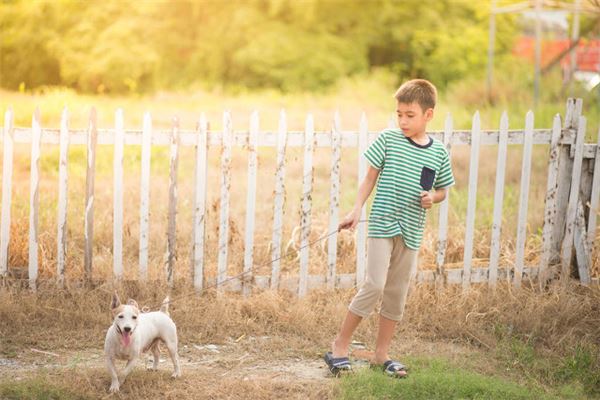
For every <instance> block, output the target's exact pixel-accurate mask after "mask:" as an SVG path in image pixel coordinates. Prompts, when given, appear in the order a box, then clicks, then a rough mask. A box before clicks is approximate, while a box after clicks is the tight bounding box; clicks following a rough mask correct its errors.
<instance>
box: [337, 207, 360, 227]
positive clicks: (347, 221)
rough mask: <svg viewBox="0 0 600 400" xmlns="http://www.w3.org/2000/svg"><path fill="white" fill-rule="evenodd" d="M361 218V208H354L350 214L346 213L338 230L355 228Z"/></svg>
mask: <svg viewBox="0 0 600 400" xmlns="http://www.w3.org/2000/svg"><path fill="white" fill-rule="evenodd" d="M359 219H360V210H358V211H356V210H352V211H351V212H350V214H348V215H346V216H345V217H344V219H343V220H342V222H340V224H339V225H338V232H339V231H341V230H342V229H350V230H354V228H355V227H356V225H358V221H359Z"/></svg>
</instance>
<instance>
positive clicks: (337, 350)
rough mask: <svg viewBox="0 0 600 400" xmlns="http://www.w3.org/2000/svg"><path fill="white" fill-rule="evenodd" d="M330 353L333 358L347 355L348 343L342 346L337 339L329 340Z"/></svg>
mask: <svg viewBox="0 0 600 400" xmlns="http://www.w3.org/2000/svg"><path fill="white" fill-rule="evenodd" d="M331 355H332V356H333V357H334V358H340V357H346V358H347V357H348V345H346V346H343V345H340V344H339V343H338V341H337V340H334V341H333V342H331Z"/></svg>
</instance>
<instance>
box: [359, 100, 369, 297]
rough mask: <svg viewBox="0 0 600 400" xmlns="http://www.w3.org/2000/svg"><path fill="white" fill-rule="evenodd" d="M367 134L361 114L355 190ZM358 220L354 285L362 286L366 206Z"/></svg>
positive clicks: (364, 170)
mask: <svg viewBox="0 0 600 400" xmlns="http://www.w3.org/2000/svg"><path fill="white" fill-rule="evenodd" d="M368 135H369V132H368V122H367V115H366V114H365V113H364V112H363V113H362V115H361V116H360V128H359V131H358V181H357V190H358V188H360V185H361V183H362V181H363V179H365V176H366V175H367V160H366V158H365V157H364V154H365V152H366V151H367V148H368V147H369V143H368V140H369V136H368ZM360 220H361V221H365V222H361V223H359V224H358V227H357V228H356V229H357V232H356V285H357V286H360V285H362V283H363V281H364V280H365V272H366V269H367V230H368V227H369V225H368V222H367V206H366V204H364V205H363V207H362V209H361V210H360Z"/></svg>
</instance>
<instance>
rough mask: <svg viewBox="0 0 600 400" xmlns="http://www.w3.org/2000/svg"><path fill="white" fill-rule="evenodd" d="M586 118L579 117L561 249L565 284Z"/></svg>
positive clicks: (569, 258) (568, 271)
mask: <svg viewBox="0 0 600 400" xmlns="http://www.w3.org/2000/svg"><path fill="white" fill-rule="evenodd" d="M585 127H586V119H585V117H579V126H578V129H577V141H576V143H575V159H574V160H573V175H572V179H571V190H570V193H569V205H568V207H567V222H566V228H565V237H564V239H563V242H562V248H561V257H560V258H561V274H562V276H561V279H563V280H564V282H566V281H567V278H568V277H569V275H570V266H571V256H572V254H573V253H572V251H573V238H574V229H575V218H576V216H577V202H578V201H579V182H580V180H581V164H582V161H583V143H584V140H585Z"/></svg>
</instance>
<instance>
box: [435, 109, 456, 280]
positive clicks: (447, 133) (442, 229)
mask: <svg viewBox="0 0 600 400" xmlns="http://www.w3.org/2000/svg"><path fill="white" fill-rule="evenodd" d="M452 129H453V121H452V115H451V114H450V113H448V115H447V116H446V121H445V122H444V146H445V147H446V150H447V151H448V156H449V157H450V160H452ZM450 192H451V191H450V190H448V193H447V194H446V198H445V199H444V201H442V203H441V204H440V209H439V224H438V225H439V226H438V243H437V252H436V253H437V254H436V277H435V285H436V287H437V288H441V287H442V286H443V285H444V284H445V283H446V281H447V279H446V273H445V271H444V263H445V259H446V247H447V246H448V209H449V204H450Z"/></svg>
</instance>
